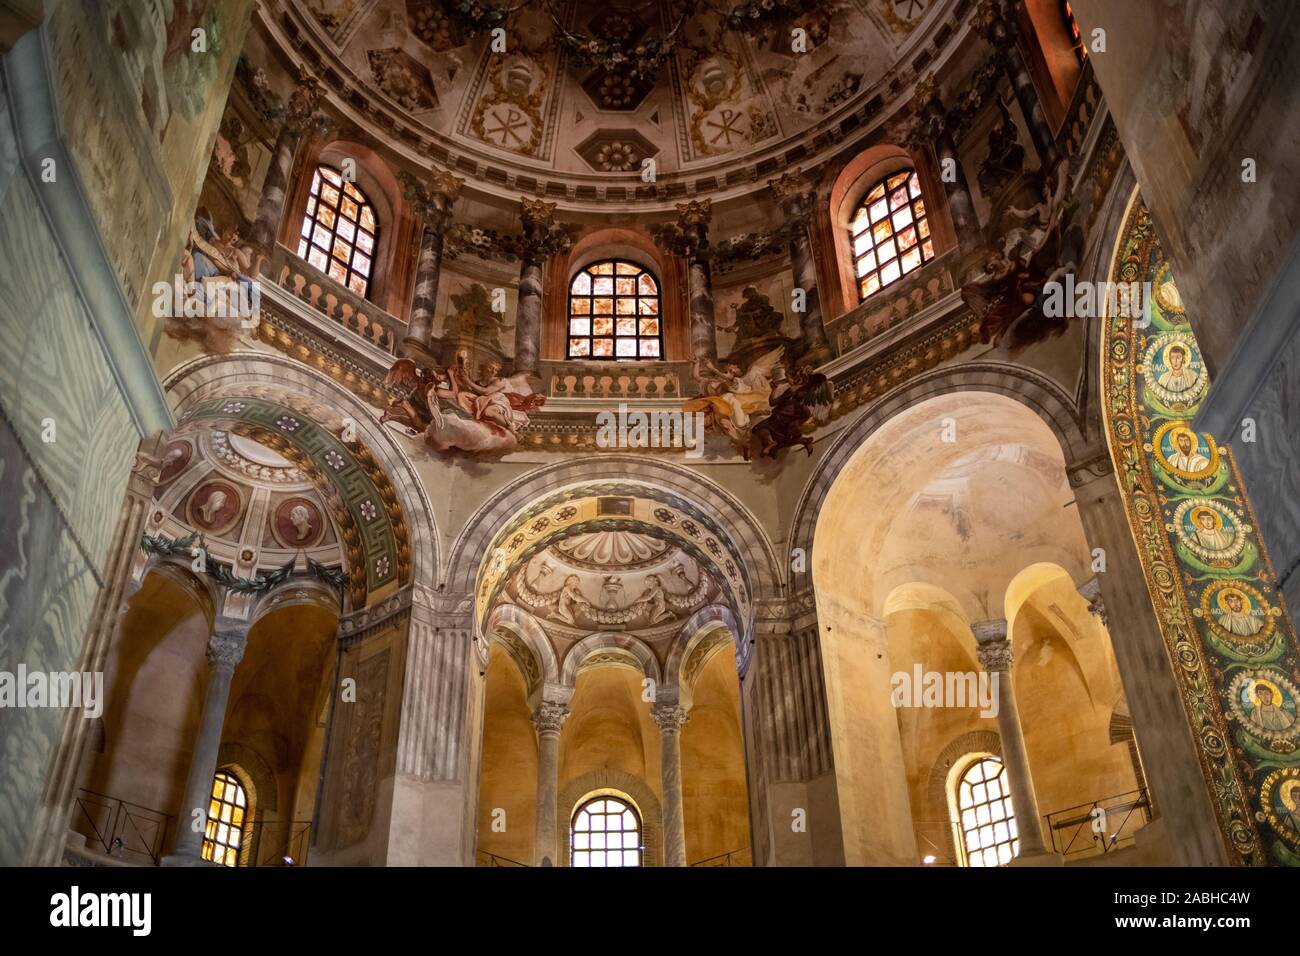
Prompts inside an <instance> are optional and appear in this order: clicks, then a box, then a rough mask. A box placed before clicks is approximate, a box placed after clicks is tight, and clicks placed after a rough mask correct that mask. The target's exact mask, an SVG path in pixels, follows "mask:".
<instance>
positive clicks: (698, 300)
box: [677, 199, 718, 362]
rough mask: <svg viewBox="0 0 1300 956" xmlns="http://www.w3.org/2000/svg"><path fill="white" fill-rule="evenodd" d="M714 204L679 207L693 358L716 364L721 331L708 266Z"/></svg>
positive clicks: (705, 202)
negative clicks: (714, 314) (715, 319)
mask: <svg viewBox="0 0 1300 956" xmlns="http://www.w3.org/2000/svg"><path fill="white" fill-rule="evenodd" d="M712 216H713V204H712V203H711V202H710V201H709V200H708V199H702V200H695V199H692V200H691V201H690V202H684V203H678V204H677V228H678V230H679V235H680V237H681V243H680V247H679V248H680V252H681V253H683V254H684V255H685V256H686V293H687V298H688V302H687V313H688V315H689V316H690V339H691V356H692V357H693V358H699V359H707V360H708V361H710V362H716V361H717V358H718V332H717V327H716V325H715V323H714V318H713V273H712V270H711V269H710V267H709V259H708V255H707V252H708V248H709V220H710V219H711V218H712Z"/></svg>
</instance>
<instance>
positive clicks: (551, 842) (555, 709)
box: [533, 700, 569, 866]
mask: <svg viewBox="0 0 1300 956" xmlns="http://www.w3.org/2000/svg"><path fill="white" fill-rule="evenodd" d="M568 716H569V708H568V705H567V704H565V703H562V702H560V701H553V700H543V701H542V702H541V703H540V704H538V705H537V709H536V710H535V711H533V724H534V725H535V726H536V727H537V852H536V860H535V862H536V865H537V866H555V865H556V864H557V863H558V862H559V860H560V848H559V826H558V821H557V819H556V817H557V814H558V812H559V810H558V803H559V794H560V728H561V727H562V726H564V719H565V718H566V717H568Z"/></svg>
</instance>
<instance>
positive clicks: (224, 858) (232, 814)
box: [203, 770, 249, 866]
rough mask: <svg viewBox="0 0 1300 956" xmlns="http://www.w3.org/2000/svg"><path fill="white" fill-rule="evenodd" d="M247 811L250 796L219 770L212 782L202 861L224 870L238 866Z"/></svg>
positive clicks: (237, 783)
mask: <svg viewBox="0 0 1300 956" xmlns="http://www.w3.org/2000/svg"><path fill="white" fill-rule="evenodd" d="M248 809H249V808H248V794H246V793H245V792H244V788H243V787H241V786H240V785H239V781H238V780H236V779H235V778H234V776H233V775H232V774H229V773H227V772H226V771H224V770H218V771H217V775H216V776H215V777H213V778H212V799H211V801H209V803H208V823H207V826H206V827H205V828H204V830H203V859H205V860H211V861H213V862H215V863H220V864H221V865H222V866H238V865H239V850H240V848H241V847H242V846H243V845H244V824H245V821H246V818H247V816H248Z"/></svg>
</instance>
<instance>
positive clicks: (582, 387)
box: [538, 362, 691, 402]
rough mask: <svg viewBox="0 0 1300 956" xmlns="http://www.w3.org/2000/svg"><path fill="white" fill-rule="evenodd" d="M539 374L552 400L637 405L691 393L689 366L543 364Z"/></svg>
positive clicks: (676, 363)
mask: <svg viewBox="0 0 1300 956" xmlns="http://www.w3.org/2000/svg"><path fill="white" fill-rule="evenodd" d="M538 372H539V374H540V375H541V377H542V381H543V383H544V386H543V391H544V392H545V394H546V395H547V396H548V397H551V398H589V399H599V400H601V401H606V402H608V401H611V400H612V401H636V400H642V399H652V398H681V397H683V395H684V394H685V393H686V392H687V391H689V390H691V389H690V375H691V371H690V363H689V362H637V363H635V364H632V363H627V364H619V363H614V362H543V363H541V367H540V368H539V370H538Z"/></svg>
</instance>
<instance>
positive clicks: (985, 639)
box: [971, 620, 1012, 671]
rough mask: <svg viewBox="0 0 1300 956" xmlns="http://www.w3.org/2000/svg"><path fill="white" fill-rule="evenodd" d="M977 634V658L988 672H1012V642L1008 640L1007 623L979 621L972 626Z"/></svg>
mask: <svg viewBox="0 0 1300 956" xmlns="http://www.w3.org/2000/svg"><path fill="white" fill-rule="evenodd" d="M971 631H972V632H973V633H974V634H975V656H976V657H978V658H979V662H980V666H981V667H983V668H984V669H985V670H986V671H1009V670H1011V664H1012V655H1011V642H1010V641H1009V640H1007V622H1006V621H1004V620H993V621H979V622H978V623H976V624H972V625H971Z"/></svg>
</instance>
